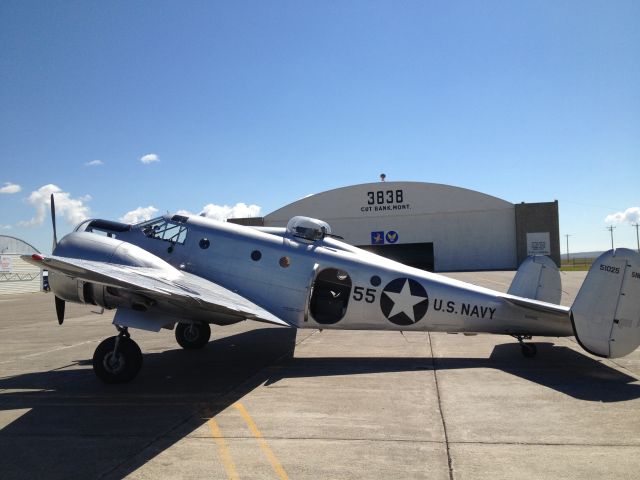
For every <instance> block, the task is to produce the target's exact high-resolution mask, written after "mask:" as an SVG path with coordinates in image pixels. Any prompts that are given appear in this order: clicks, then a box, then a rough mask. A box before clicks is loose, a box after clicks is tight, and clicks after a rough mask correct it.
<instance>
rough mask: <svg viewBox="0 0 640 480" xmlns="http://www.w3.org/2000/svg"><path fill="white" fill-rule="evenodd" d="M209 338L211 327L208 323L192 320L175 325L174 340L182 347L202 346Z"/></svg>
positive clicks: (193, 347)
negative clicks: (191, 321)
mask: <svg viewBox="0 0 640 480" xmlns="http://www.w3.org/2000/svg"><path fill="white" fill-rule="evenodd" d="M210 338H211V327H209V324H208V323H203V322H193V323H179V324H177V325H176V340H177V341H178V343H179V344H180V346H181V347H182V348H185V349H187V350H194V349H198V348H202V347H204V346H205V345H206V344H207V343H208V342H209V339H210Z"/></svg>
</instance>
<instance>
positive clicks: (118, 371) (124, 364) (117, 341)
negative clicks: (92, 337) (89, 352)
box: [93, 327, 142, 383]
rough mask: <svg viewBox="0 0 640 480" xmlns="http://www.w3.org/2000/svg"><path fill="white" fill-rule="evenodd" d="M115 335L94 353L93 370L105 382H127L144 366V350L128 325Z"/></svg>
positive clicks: (119, 329) (103, 342) (102, 343)
mask: <svg viewBox="0 0 640 480" xmlns="http://www.w3.org/2000/svg"><path fill="white" fill-rule="evenodd" d="M118 331H119V332H120V333H119V334H118V335H117V336H115V337H109V338H107V339H106V340H103V341H102V342H101V343H100V345H98V348H96V351H95V353H94V354H93V371H94V372H95V374H96V375H97V376H98V378H99V379H100V380H102V381H103V382H104V383H127V382H130V381H131V380H133V379H134V377H135V376H136V375H137V374H138V372H139V371H140V369H141V368H142V352H141V351H140V347H139V346H138V344H137V343H136V342H134V341H133V340H131V337H130V335H129V332H128V330H127V328H126V327H124V328H122V327H118Z"/></svg>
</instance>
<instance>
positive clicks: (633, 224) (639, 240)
mask: <svg viewBox="0 0 640 480" xmlns="http://www.w3.org/2000/svg"><path fill="white" fill-rule="evenodd" d="M631 226H632V227H636V242H638V253H640V236H638V222H636V223H632V224H631Z"/></svg>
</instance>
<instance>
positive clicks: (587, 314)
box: [571, 248, 640, 358]
mask: <svg viewBox="0 0 640 480" xmlns="http://www.w3.org/2000/svg"><path fill="white" fill-rule="evenodd" d="M571 321H572V324H573V331H574V333H575V336H576V339H577V340H578V343H580V345H581V346H582V347H583V348H584V349H585V350H587V351H588V352H589V353H592V354H594V355H598V356H601V357H607V358H617V357H622V356H624V355H627V354H629V353H631V352H633V351H634V350H635V349H636V348H637V347H638V345H640V254H638V253H637V252H635V251H633V250H629V249H628V248H618V249H616V250H609V251H607V252H605V253H603V254H602V255H600V256H599V257H598V258H597V259H596V261H595V262H593V265H592V266H591V268H590V269H589V273H588V274H587V277H586V278H585V280H584V283H583V284H582V286H581V287H580V291H579V292H578V295H577V296H576V299H575V301H574V302H573V305H572V306H571Z"/></svg>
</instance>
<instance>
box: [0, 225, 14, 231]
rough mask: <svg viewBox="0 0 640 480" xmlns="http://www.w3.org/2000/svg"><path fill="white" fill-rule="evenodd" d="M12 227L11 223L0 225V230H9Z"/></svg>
mask: <svg viewBox="0 0 640 480" xmlns="http://www.w3.org/2000/svg"><path fill="white" fill-rule="evenodd" d="M12 228H13V227H12V226H11V225H0V230H11V229H12Z"/></svg>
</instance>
